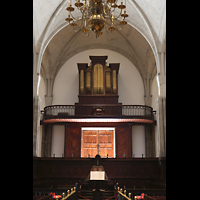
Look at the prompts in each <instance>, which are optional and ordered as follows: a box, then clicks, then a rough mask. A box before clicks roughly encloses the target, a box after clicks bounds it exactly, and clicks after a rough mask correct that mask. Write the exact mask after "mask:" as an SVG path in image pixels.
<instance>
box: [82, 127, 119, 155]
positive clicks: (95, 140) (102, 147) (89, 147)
mask: <svg viewBox="0 0 200 200" xmlns="http://www.w3.org/2000/svg"><path fill="white" fill-rule="evenodd" d="M114 135H115V130H114V128H109V129H108V128H107V129H106V128H99V129H97V128H93V129H92V128H83V129H82V141H81V157H88V156H90V157H93V158H94V157H95V156H96V155H97V153H98V151H99V155H100V156H101V157H102V158H106V157H107V154H108V157H109V158H114V157H115V142H114V139H115V137H114Z"/></svg>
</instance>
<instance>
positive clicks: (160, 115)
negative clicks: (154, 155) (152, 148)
mask: <svg viewBox="0 0 200 200" xmlns="http://www.w3.org/2000/svg"><path fill="white" fill-rule="evenodd" d="M156 118H157V135H158V137H157V144H158V152H159V157H165V156H166V97H158V98H157V100H156Z"/></svg>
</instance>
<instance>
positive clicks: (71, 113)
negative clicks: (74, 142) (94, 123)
mask: <svg viewBox="0 0 200 200" xmlns="http://www.w3.org/2000/svg"><path fill="white" fill-rule="evenodd" d="M42 112H43V113H44V114H43V120H45V119H53V118H55V119H59V118H71V117H72V118H73V117H120V118H126V117H129V118H130V117H131V118H140V119H150V120H154V114H153V108H152V107H149V106H145V105H119V104H99V105H97V104H88V105H80V104H79V105H52V106H47V107H45V108H44V111H42Z"/></svg>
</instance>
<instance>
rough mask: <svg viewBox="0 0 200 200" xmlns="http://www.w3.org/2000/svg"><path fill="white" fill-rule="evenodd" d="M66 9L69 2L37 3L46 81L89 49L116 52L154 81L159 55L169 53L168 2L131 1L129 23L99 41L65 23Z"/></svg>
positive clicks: (36, 32) (37, 40)
mask: <svg viewBox="0 0 200 200" xmlns="http://www.w3.org/2000/svg"><path fill="white" fill-rule="evenodd" d="M66 7H67V1H66V0H63V1H62V0H56V1H52V0H42V1H41V0H34V1H33V43H34V44H33V47H34V51H35V52H37V53H38V55H39V58H38V59H39V61H38V65H37V70H39V73H41V75H42V76H43V78H44V79H49V78H52V79H54V78H55V76H56V74H57V73H58V71H59V69H60V68H61V67H62V65H63V64H64V63H65V62H66V61H67V60H68V59H69V58H71V57H72V56H74V55H75V54H77V53H79V52H81V51H84V50H87V49H109V50H113V51H116V52H118V53H120V54H122V55H123V56H125V57H126V58H128V59H129V60H130V61H131V62H132V63H133V64H134V65H135V67H136V68H137V69H138V71H139V72H140V74H141V76H142V78H143V80H144V79H147V78H151V79H153V77H154V76H155V75H156V73H157V66H156V64H157V63H158V60H157V58H156V55H157V54H158V53H159V52H163V51H165V50H166V49H165V48H166V47H165V41H166V0H151V1H149V0H127V14H128V15H129V17H128V18H127V19H126V21H127V22H128V24H127V25H126V26H124V28H123V29H122V30H121V31H114V32H113V33H111V34H108V33H106V32H104V33H103V35H102V36H100V37H99V38H97V39H96V37H95V34H94V33H90V35H89V36H88V37H86V36H85V35H84V34H83V33H82V32H81V31H78V32H74V30H73V28H72V27H71V26H69V25H68V24H67V22H66V21H65V18H66V17H67V11H66ZM75 15H78V12H77V13H76V12H75Z"/></svg>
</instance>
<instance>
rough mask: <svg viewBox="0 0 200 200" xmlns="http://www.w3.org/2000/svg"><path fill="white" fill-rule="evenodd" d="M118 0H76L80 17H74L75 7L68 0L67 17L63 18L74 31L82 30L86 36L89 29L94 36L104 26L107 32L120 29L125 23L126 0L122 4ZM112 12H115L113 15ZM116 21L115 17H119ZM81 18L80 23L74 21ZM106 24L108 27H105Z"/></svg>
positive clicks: (97, 34) (100, 31)
mask: <svg viewBox="0 0 200 200" xmlns="http://www.w3.org/2000/svg"><path fill="white" fill-rule="evenodd" d="M117 1H118V0H82V2H81V0H76V2H75V3H74V5H75V7H76V8H77V9H78V10H79V11H80V12H81V17H74V10H75V8H74V7H73V6H72V0H68V7H67V8H66V10H67V11H68V17H67V18H66V19H65V20H66V21H67V22H68V23H69V24H70V25H71V26H72V27H73V28H74V30H75V31H77V30H82V32H84V33H85V35H86V36H88V35H89V33H90V32H91V31H93V32H94V33H95V34H96V38H97V37H99V36H101V35H102V34H103V32H102V30H103V29H104V28H105V30H106V31H107V32H112V31H115V30H116V29H118V30H121V29H122V27H123V26H124V25H126V24H127V22H126V21H125V18H126V17H128V15H127V14H126V0H125V4H123V0H121V3H120V4H119V5H117V3H118V2H117ZM114 12H116V15H117V16H115V15H114V14H115V13H114ZM120 18H121V21H118V20H117V19H120ZM78 20H81V24H80V25H79V26H78V24H77V23H76V22H75V21H78ZM107 26H108V27H107Z"/></svg>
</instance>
